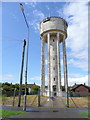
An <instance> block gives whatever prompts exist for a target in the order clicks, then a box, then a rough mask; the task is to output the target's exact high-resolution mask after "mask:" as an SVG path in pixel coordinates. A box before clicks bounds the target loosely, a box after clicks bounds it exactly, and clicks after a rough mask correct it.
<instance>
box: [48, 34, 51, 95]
mask: <svg viewBox="0 0 90 120" xmlns="http://www.w3.org/2000/svg"><path fill="white" fill-rule="evenodd" d="M47 42H48V90H49V96H51V76H50V33H48V34H47Z"/></svg>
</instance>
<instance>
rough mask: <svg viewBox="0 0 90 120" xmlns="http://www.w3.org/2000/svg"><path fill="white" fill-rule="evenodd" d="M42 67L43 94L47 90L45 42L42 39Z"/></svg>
mask: <svg viewBox="0 0 90 120" xmlns="http://www.w3.org/2000/svg"><path fill="white" fill-rule="evenodd" d="M41 63H42V68H41V95H44V92H45V42H44V39H43V40H42V58H41Z"/></svg>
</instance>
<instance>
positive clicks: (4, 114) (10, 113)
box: [0, 110, 26, 117]
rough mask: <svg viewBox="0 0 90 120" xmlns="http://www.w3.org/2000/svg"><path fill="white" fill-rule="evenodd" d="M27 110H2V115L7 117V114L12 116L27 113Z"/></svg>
mask: <svg viewBox="0 0 90 120" xmlns="http://www.w3.org/2000/svg"><path fill="white" fill-rule="evenodd" d="M25 112H26V111H17V112H15V111H11V112H10V111H8V110H0V117H7V116H11V115H18V114H22V113H25Z"/></svg>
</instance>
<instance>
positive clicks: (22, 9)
mask: <svg viewBox="0 0 90 120" xmlns="http://www.w3.org/2000/svg"><path fill="white" fill-rule="evenodd" d="M20 8H21V11H22V13H23V16H24V19H25V23H26V25H27V29H28V38H27V51H26V70H25V95H24V110H26V90H27V70H28V50H29V25H28V22H27V19H26V16H25V13H24V8H23V5H22V4H21V3H20Z"/></svg>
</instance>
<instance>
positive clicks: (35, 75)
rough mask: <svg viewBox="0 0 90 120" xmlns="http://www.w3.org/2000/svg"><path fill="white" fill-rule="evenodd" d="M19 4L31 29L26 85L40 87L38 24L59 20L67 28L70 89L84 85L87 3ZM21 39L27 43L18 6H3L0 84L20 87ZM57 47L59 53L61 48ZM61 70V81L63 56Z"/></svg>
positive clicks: (15, 4)
mask: <svg viewBox="0 0 90 120" xmlns="http://www.w3.org/2000/svg"><path fill="white" fill-rule="evenodd" d="M22 4H23V7H24V10H25V11H24V12H25V14H26V17H27V21H28V23H29V27H30V34H29V36H30V41H29V65H28V83H34V82H35V83H37V84H40V73H41V40H40V31H39V23H40V21H41V20H42V19H44V18H45V17H48V16H58V17H59V16H60V17H64V18H65V19H66V21H67V22H68V25H69V27H68V38H67V40H66V45H67V60H68V77H69V78H68V79H69V85H73V84H74V83H75V82H76V83H86V84H87V82H88V81H87V80H88V69H87V66H88V65H87V60H88V56H87V55H88V38H87V36H88V30H87V28H88V19H87V18H88V6H87V2H83V3H82V2H79V3H74V2H72V3H71V2H22ZM76 6H77V7H76ZM82 11H83V13H82ZM85 21H86V23H85ZM84 23H85V24H84ZM24 39H27V27H26V24H25V21H24V18H23V15H22V12H21V10H20V7H19V2H13V3H12V2H3V3H2V74H1V75H0V80H3V82H12V83H19V75H20V67H21V57H22V54H21V53H22V46H23V40H24ZM60 47H61V52H62V46H60ZM46 64H47V57H46ZM61 67H62V81H63V59H62V53H61ZM24 71H25V67H24ZM24 81H25V78H24V76H23V82H24ZM46 81H47V80H46ZM46 83H47V82H46ZM62 83H63V82H62Z"/></svg>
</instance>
